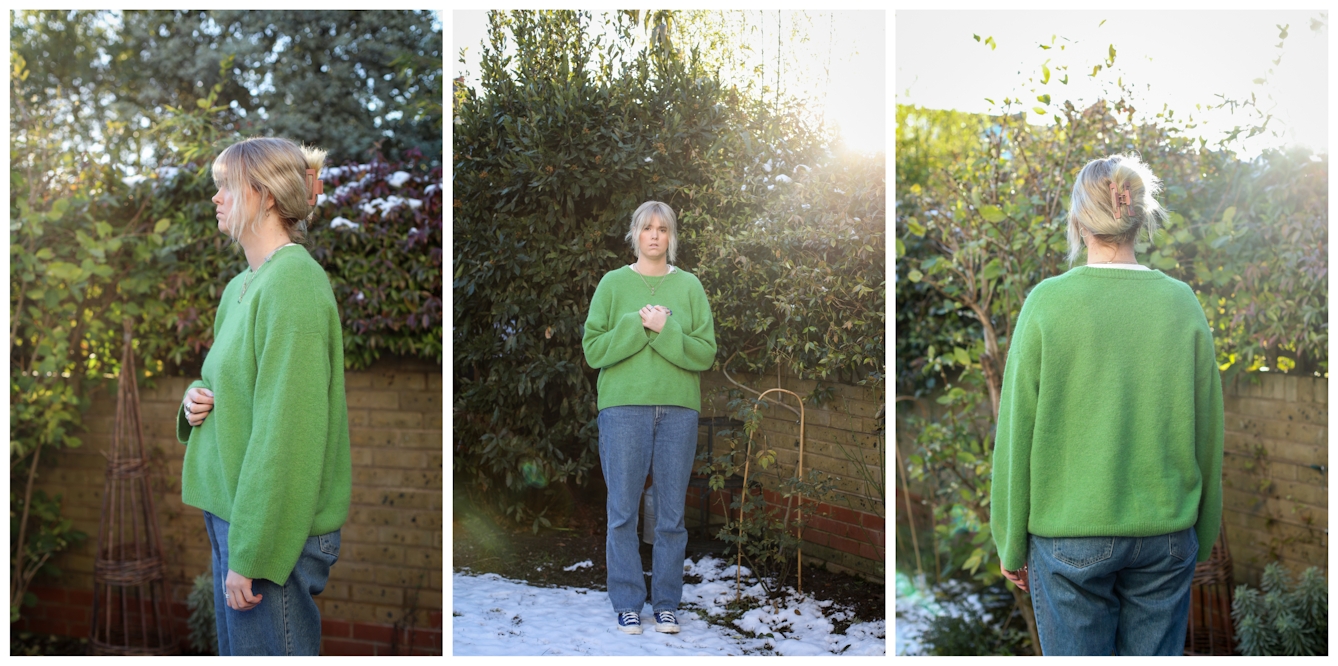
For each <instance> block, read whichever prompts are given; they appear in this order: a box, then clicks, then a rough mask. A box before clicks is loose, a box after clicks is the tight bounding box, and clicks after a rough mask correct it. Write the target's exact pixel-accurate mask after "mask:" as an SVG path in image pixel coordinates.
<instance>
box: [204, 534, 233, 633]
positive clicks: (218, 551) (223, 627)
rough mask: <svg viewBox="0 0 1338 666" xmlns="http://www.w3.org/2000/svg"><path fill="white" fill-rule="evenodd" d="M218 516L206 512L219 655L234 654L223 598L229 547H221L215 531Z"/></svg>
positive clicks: (226, 608)
mask: <svg viewBox="0 0 1338 666" xmlns="http://www.w3.org/2000/svg"><path fill="white" fill-rule="evenodd" d="M215 520H217V517H216V516H214V514H212V513H209V512H208V511H205V512H204V531H205V533H206V534H208V535H209V551H210V564H211V566H212V568H213V570H214V629H215V631H216V634H217V637H218V654H219V656H224V657H226V656H228V655H231V654H232V650H231V647H230V646H229V645H228V621H227V610H228V604H227V601H226V600H224V599H223V578H224V577H225V576H227V575H228V548H227V546H226V545H224V546H223V547H222V548H219V545H218V535H217V534H215V533H214V521H215Z"/></svg>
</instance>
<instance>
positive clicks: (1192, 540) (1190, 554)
mask: <svg viewBox="0 0 1338 666" xmlns="http://www.w3.org/2000/svg"><path fill="white" fill-rule="evenodd" d="M1167 536H1168V537H1170V541H1171V557H1174V558H1175V559H1177V560H1180V561H1181V562H1184V561H1185V560H1188V559H1191V558H1192V559H1198V556H1199V534H1198V532H1195V531H1194V528H1193V527H1191V528H1189V529H1187V530H1180V531H1179V532H1172V533H1170V534H1168V535H1167Z"/></svg>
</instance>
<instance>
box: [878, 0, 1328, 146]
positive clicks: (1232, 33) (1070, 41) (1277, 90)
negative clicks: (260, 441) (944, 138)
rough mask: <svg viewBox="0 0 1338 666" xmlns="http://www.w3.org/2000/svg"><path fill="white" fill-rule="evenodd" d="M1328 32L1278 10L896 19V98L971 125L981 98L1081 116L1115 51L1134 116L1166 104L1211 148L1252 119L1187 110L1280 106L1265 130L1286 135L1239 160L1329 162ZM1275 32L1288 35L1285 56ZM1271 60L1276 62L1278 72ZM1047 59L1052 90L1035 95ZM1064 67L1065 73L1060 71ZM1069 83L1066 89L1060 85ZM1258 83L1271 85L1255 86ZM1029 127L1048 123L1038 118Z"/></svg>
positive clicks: (1258, 142)
mask: <svg viewBox="0 0 1338 666" xmlns="http://www.w3.org/2000/svg"><path fill="white" fill-rule="evenodd" d="M1321 17H1322V19H1321V20H1322V21H1323V22H1324V23H1325V24H1326V25H1325V26H1324V27H1322V28H1321V29H1320V30H1318V31H1315V30H1312V29H1311V27H1310V26H1311V19H1312V18H1321ZM1103 19H1104V20H1105V21H1106V23H1105V24H1104V25H1100V24H1101V21H1102V20H1103ZM1328 21H1329V13H1328V12H1321V11H1285V10H1260V11H1214V12H1205V11H1193V12H1190V11H1124V12H1112V11H1099V12H1097V11H969V12H968V11H898V12H896V15H895V17H894V22H895V26H896V27H895V30H896V49H897V52H896V73H895V88H894V90H895V94H896V101H897V103H898V104H916V105H919V106H923V107H929V108H937V109H957V110H960V111H969V112H977V113H980V112H987V111H989V110H990V104H989V102H986V101H985V99H984V98H986V97H989V98H991V99H994V100H995V101H997V102H1002V100H1003V98H1004V97H1009V96H1011V97H1014V98H1017V97H1021V98H1022V99H1023V100H1024V102H1025V104H1024V105H1023V106H1022V107H1021V108H1024V109H1030V108H1031V107H1033V106H1037V105H1038V103H1037V102H1036V101H1035V100H1036V97H1037V96H1038V95H1040V94H1043V93H1048V94H1050V95H1051V96H1052V99H1053V101H1054V102H1055V103H1059V102H1062V100H1064V99H1071V100H1073V101H1074V104H1075V105H1077V106H1078V107H1079V108H1083V107H1085V106H1087V105H1089V104H1091V103H1092V102H1093V101H1095V100H1096V99H1097V98H1098V97H1100V90H1099V88H1098V86H1097V85H1096V84H1094V83H1093V80H1092V79H1090V78H1089V77H1088V74H1090V73H1091V71H1092V66H1093V65H1095V64H1098V63H1102V62H1103V61H1104V60H1105V59H1106V57H1107V49H1108V48H1109V46H1110V45H1111V44H1114V46H1115V49H1116V59H1115V68H1114V69H1115V73H1116V76H1122V77H1123V79H1124V82H1125V83H1126V84H1128V83H1133V84H1135V88H1136V92H1137V94H1139V95H1141V96H1143V101H1142V102H1141V103H1137V102H1136V103H1135V105H1134V106H1135V108H1137V109H1138V110H1139V111H1140V112H1143V111H1147V112H1149V114H1151V113H1156V112H1157V111H1159V110H1161V107H1162V104H1163V103H1164V104H1167V105H1169V106H1170V108H1171V109H1173V110H1174V111H1175V112H1176V117H1177V118H1179V117H1181V116H1183V115H1185V114H1188V113H1194V117H1195V119H1196V120H1197V119H1200V118H1206V119H1207V120H1208V124H1207V125H1206V127H1201V128H1200V130H1192V131H1203V132H1204V134H1203V136H1205V137H1207V138H1208V139H1209V141H1213V140H1216V139H1217V138H1219V137H1220V136H1221V133H1223V132H1226V131H1229V130H1230V129H1231V128H1232V127H1235V126H1236V125H1243V124H1246V123H1247V122H1249V117H1248V116H1243V115H1241V114H1240V112H1238V114H1237V116H1236V117H1234V118H1233V117H1232V116H1231V115H1230V114H1229V113H1228V112H1226V111H1225V110H1224V111H1219V112H1213V113H1212V114H1211V115H1209V114H1200V113H1198V112H1195V110H1194V105H1195V104H1203V105H1204V106H1205V107H1206V106H1208V105H1209V104H1212V103H1215V102H1218V101H1219V100H1218V98H1217V97H1215V95H1216V94H1226V95H1227V96H1229V97H1235V98H1238V99H1239V98H1248V97H1249V96H1250V93H1255V94H1257V95H1258V97H1259V99H1260V102H1261V103H1263V104H1264V105H1265V106H1266V107H1267V106H1269V105H1270V104H1271V103H1268V102H1266V96H1267V95H1269V94H1271V95H1272V96H1273V100H1274V101H1275V102H1276V103H1277V106H1276V107H1274V108H1273V110H1272V113H1273V114H1274V116H1275V120H1274V123H1277V121H1282V125H1279V126H1278V127H1276V128H1275V127H1274V124H1270V125H1269V129H1270V130H1271V129H1280V130H1285V131H1284V132H1283V136H1282V137H1281V138H1277V137H1273V136H1270V135H1269V134H1267V133H1265V134H1263V135H1260V136H1258V137H1255V139H1254V140H1253V143H1251V144H1248V147H1247V149H1245V150H1243V151H1241V152H1242V155H1243V156H1249V155H1252V154H1254V153H1256V152H1257V151H1258V150H1260V149H1262V148H1263V147H1266V146H1268V145H1277V144H1280V143H1287V144H1301V145H1303V146H1306V147H1308V148H1310V149H1311V150H1313V151H1315V152H1328V141H1329V139H1328V62H1329V56H1328V50H1327V43H1328V37H1329V29H1328V26H1327V23H1328ZM1278 25H1282V26H1289V30H1288V32H1289V34H1288V37H1287V39H1286V40H1285V42H1284V47H1283V49H1281V50H1280V49H1278V48H1276V45H1277V44H1278V43H1279V41H1280V40H1279V39H1278V35H1279V30H1278V27H1277V26H1278ZM972 34H976V35H979V36H980V39H981V42H976V41H975V40H974V39H973V38H972ZM1052 35H1056V37H1055V39H1054V46H1053V48H1051V49H1049V50H1042V49H1041V48H1040V47H1039V46H1038V45H1039V44H1045V45H1050V44H1051V36H1052ZM987 37H993V38H994V41H995V43H996V44H997V48H996V49H994V50H991V49H990V47H989V46H987V45H985V44H984V43H983V42H984V40H985V39H986V38H987ZM1065 38H1067V41H1066V39H1065ZM1061 45H1062V46H1064V47H1065V48H1064V49H1063V50H1061V49H1060V46H1061ZM1279 54H1281V55H1282V60H1281V62H1280V63H1279V64H1278V65H1274V64H1273V62H1272V61H1273V60H1274V59H1276V58H1277V57H1278V55H1279ZM1047 59H1049V61H1050V62H1049V67H1050V70H1051V78H1050V83H1049V84H1048V85H1045V86H1041V85H1039V81H1040V78H1041V69H1040V68H1041V64H1042V63H1043V62H1045V61H1046V60H1047ZM1066 64H1067V65H1069V66H1070V67H1069V69H1068V70H1067V71H1066V72H1061V71H1057V70H1056V67H1057V66H1062V65H1066ZM1269 69H1272V70H1273V73H1272V74H1270V73H1269ZM1065 73H1067V74H1068V75H1069V83H1068V84H1067V85H1061V84H1060V83H1059V82H1058V79H1060V78H1061V77H1062V76H1063V74H1065ZM1104 74H1105V72H1104V71H1103V72H1102V73H1101V74H1099V75H1098V77H1097V78H1102V76H1103V75H1104ZM1028 78H1035V79H1036V80H1035V81H1033V82H1031V83H1028V81H1027V79H1028ZM1257 78H1266V79H1267V83H1265V84H1263V85H1259V84H1255V83H1253V81H1254V79H1257ZM1107 80H1113V78H1107ZM1033 87H1035V88H1036V91H1035V92H1031V91H1030V89H1031V88H1033ZM1028 118H1029V119H1030V120H1032V121H1034V122H1049V117H1048V116H1038V115H1036V114H1034V113H1028Z"/></svg>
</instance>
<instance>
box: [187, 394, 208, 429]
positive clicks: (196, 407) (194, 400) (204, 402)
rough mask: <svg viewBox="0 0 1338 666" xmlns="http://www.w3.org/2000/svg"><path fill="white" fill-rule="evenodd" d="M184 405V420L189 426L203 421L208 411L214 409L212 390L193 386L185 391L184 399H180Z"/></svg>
mask: <svg viewBox="0 0 1338 666" xmlns="http://www.w3.org/2000/svg"><path fill="white" fill-rule="evenodd" d="M182 404H183V405H185V406H186V422H187V423H189V424H191V427H194V426H198V425H200V424H201V423H204V417H206V416H209V412H211V411H213V409H214V392H213V391H210V390H209V389H207V388H199V387H196V388H193V389H191V390H189V391H186V399H185V400H183V401H182Z"/></svg>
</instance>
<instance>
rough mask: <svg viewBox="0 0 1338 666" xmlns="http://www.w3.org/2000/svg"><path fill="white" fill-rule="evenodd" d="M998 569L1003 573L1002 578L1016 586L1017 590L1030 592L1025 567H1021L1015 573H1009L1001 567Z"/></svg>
mask: <svg viewBox="0 0 1338 666" xmlns="http://www.w3.org/2000/svg"><path fill="white" fill-rule="evenodd" d="M999 569H1000V571H1003V575H1004V578H1007V579H1008V580H1010V581H1013V584H1014V585H1016V586H1017V588H1018V589H1019V590H1022V591H1023V592H1031V590H1030V589H1028V581H1027V565H1025V564H1024V565H1022V568H1021V569H1018V570H1017V571H1009V570H1007V569H1004V568H1003V567H1000V568H999Z"/></svg>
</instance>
